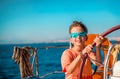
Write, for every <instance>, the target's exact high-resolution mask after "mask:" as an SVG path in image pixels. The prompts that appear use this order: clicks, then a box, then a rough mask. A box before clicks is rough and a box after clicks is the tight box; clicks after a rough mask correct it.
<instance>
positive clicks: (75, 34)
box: [70, 26, 87, 45]
mask: <svg viewBox="0 0 120 79" xmlns="http://www.w3.org/2000/svg"><path fill="white" fill-rule="evenodd" d="M86 37H87V36H86V33H85V32H84V30H83V29H82V28H81V27H79V26H78V27H73V28H72V29H71V38H70V42H71V43H73V44H74V45H84V43H85V41H86Z"/></svg>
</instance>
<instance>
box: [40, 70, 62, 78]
mask: <svg viewBox="0 0 120 79" xmlns="http://www.w3.org/2000/svg"><path fill="white" fill-rule="evenodd" d="M57 73H63V72H62V71H54V72H49V73H47V74H45V75H42V76H40V77H39V78H44V77H46V76H49V75H51V74H57Z"/></svg>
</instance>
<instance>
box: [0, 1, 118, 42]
mask: <svg viewBox="0 0 120 79" xmlns="http://www.w3.org/2000/svg"><path fill="white" fill-rule="evenodd" d="M119 5H120V0H0V44H5V43H39V42H51V41H65V40H68V39H69V37H70V36H69V33H68V29H69V26H70V24H72V22H73V21H81V22H83V23H84V24H85V25H86V26H87V28H88V30H89V32H88V33H97V34H101V33H103V32H104V31H106V30H108V29H109V28H111V27H114V26H117V25H120V8H119ZM107 37H108V38H114V39H115V38H117V39H118V38H120V30H117V31H115V32H113V33H111V34H109V35H108V36H107Z"/></svg>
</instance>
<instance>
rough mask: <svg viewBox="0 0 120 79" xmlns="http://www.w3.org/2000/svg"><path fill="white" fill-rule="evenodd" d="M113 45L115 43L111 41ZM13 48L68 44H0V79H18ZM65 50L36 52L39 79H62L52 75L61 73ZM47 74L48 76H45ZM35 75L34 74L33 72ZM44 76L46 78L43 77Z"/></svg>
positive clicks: (62, 78) (63, 76)
mask: <svg viewBox="0 0 120 79" xmlns="http://www.w3.org/2000/svg"><path fill="white" fill-rule="evenodd" d="M113 43H116V42H115V41H113ZM14 46H18V47H24V46H31V47H34V48H40V47H44V46H69V43H37V44H1V45H0V79H20V78H21V76H20V69H19V65H18V64H17V63H16V62H15V61H14V60H13V59H12V55H13V50H14ZM65 49H67V48H43V49H39V50H37V54H38V65H39V69H38V71H39V75H38V76H39V77H41V76H44V77H42V78H41V79H64V78H65V74H64V73H54V71H61V70H62V69H61V61H60V59H61V55H62V53H63V51H64V50H65ZM46 74H48V75H46ZM34 75H35V72H34ZM45 75H46V76H45Z"/></svg>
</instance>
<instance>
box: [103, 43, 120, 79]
mask: <svg viewBox="0 0 120 79" xmlns="http://www.w3.org/2000/svg"><path fill="white" fill-rule="evenodd" d="M111 53H115V56H114V57H116V58H115V60H114V61H113V66H114V64H115V62H116V61H117V57H118V53H120V44H119V43H118V44H113V45H111V46H110V47H109V49H108V53H107V55H106V58H105V62H104V79H111V78H110V76H108V71H109V70H110V71H111V72H112V70H113V66H112V67H111V69H109V68H108V64H109V59H110V55H111ZM112 74H113V72H112ZM112 74H111V76H112ZM116 78H117V77H116ZM119 79H120V76H119Z"/></svg>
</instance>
